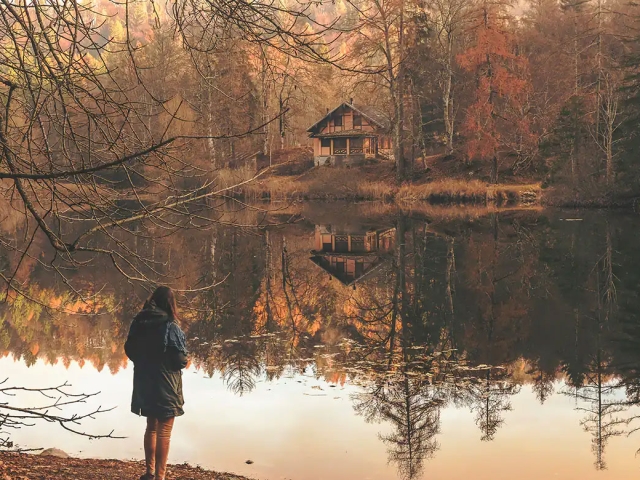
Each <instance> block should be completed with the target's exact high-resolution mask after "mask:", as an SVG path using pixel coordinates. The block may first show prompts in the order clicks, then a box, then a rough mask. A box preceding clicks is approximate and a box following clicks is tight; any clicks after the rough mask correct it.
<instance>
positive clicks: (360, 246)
mask: <svg viewBox="0 0 640 480" xmlns="http://www.w3.org/2000/svg"><path fill="white" fill-rule="evenodd" d="M351 251H352V252H364V251H365V248H364V237H351Z"/></svg>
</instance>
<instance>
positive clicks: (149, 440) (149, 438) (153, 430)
mask: <svg viewBox="0 0 640 480" xmlns="http://www.w3.org/2000/svg"><path fill="white" fill-rule="evenodd" d="M157 431H158V420H157V419H155V418H153V417H147V431H146V432H144V458H145V461H146V463H147V476H149V477H150V478H153V475H155V472H156V436H157Z"/></svg>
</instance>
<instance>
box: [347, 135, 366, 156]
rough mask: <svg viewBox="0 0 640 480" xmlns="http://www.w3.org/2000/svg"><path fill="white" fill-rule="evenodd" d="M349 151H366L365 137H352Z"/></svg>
mask: <svg viewBox="0 0 640 480" xmlns="http://www.w3.org/2000/svg"><path fill="white" fill-rule="evenodd" d="M349 153H364V139H363V138H352V139H351V141H350V142H349Z"/></svg>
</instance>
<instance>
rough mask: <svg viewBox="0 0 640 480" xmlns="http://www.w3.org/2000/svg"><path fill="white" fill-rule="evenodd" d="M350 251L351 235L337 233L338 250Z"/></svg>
mask: <svg viewBox="0 0 640 480" xmlns="http://www.w3.org/2000/svg"><path fill="white" fill-rule="evenodd" d="M348 251H349V237H348V236H346V235H336V252H337V253H347V252H348Z"/></svg>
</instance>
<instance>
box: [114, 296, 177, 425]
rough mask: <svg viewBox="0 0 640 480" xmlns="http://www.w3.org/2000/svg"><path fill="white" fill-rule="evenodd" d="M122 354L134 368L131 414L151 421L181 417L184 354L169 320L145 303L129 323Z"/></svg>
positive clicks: (154, 307) (164, 314) (170, 319)
mask: <svg viewBox="0 0 640 480" xmlns="http://www.w3.org/2000/svg"><path fill="white" fill-rule="evenodd" d="M124 351H125V352H126V354H127V356H128V357H129V359H130V360H131V361H132V362H133V365H134V367H133V395H132V398H131V411H132V412H133V413H135V414H136V415H143V416H145V417H154V418H169V417H177V416H180V415H183V414H184V411H183V410H182V407H183V405H184V396H183V394H182V369H183V368H185V367H186V366H187V355H188V354H187V348H186V342H185V337H184V333H183V332H182V330H180V327H179V326H178V325H177V324H176V323H175V322H174V321H173V319H172V318H170V317H169V316H168V315H167V314H166V313H165V312H164V311H162V310H160V309H159V308H157V307H156V306H155V305H154V304H149V303H148V304H145V306H144V308H143V309H142V311H141V312H140V313H139V314H138V315H136V317H135V318H134V320H133V322H132V323H131V327H130V329H129V336H128V337H127V341H126V343H125V345H124Z"/></svg>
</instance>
